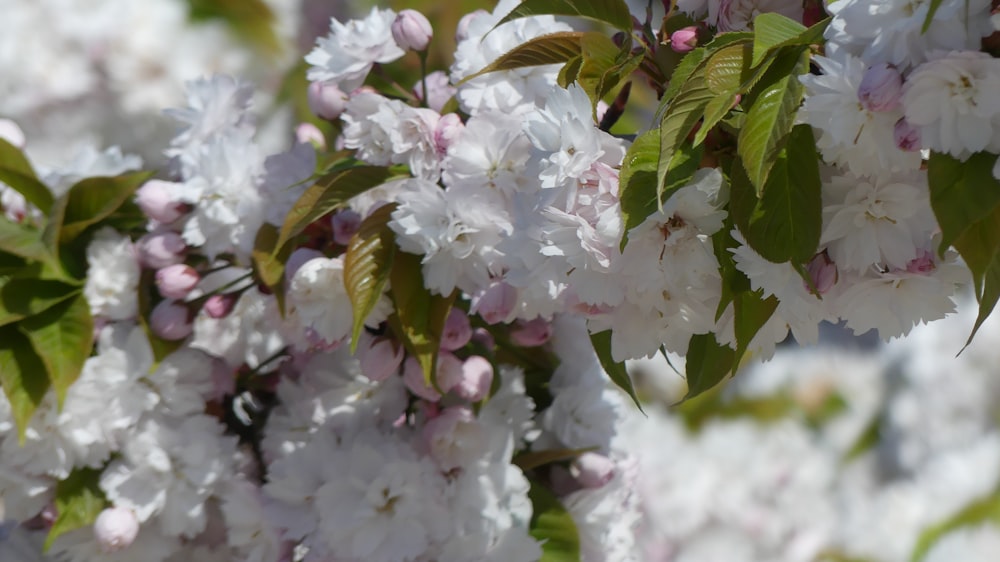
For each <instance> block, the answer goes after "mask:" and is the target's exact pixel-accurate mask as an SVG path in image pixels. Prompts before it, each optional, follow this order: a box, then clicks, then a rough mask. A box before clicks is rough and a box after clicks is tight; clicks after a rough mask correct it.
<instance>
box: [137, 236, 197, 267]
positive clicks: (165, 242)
mask: <svg viewBox="0 0 1000 562" xmlns="http://www.w3.org/2000/svg"><path fill="white" fill-rule="evenodd" d="M138 248H139V261H140V262H141V263H142V265H144V266H146V267H148V268H151V269H161V268H164V267H167V266H168V265H174V264H177V263H181V262H182V261H184V250H186V249H187V245H186V244H185V243H184V239H183V238H181V235H180V234H177V233H176V232H173V231H171V230H164V231H159V232H151V233H149V234H147V235H145V236H143V237H142V238H140V239H139V243H138Z"/></svg>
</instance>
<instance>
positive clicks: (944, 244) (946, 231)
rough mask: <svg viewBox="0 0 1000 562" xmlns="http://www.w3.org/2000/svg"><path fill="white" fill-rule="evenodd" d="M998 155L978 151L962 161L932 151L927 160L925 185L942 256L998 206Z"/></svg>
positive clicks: (999, 200)
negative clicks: (937, 229)
mask: <svg viewBox="0 0 1000 562" xmlns="http://www.w3.org/2000/svg"><path fill="white" fill-rule="evenodd" d="M996 161H997V155H996V154H990V153H988V152H977V153H976V154H973V155H972V156H970V157H969V158H968V159H967V160H966V161H965V162H962V161H961V160H958V159H957V158H953V157H951V156H949V155H947V154H942V153H939V152H932V153H931V156H930V159H929V160H928V161H927V184H928V187H930V190H931V208H933V209H934V216H935V217H936V218H937V221H938V224H939V225H940V226H941V245H940V246H939V247H938V253H940V254H941V255H944V252H945V250H947V249H948V247H949V246H951V245H952V244H953V243H954V242H955V240H957V239H958V238H959V237H960V236H962V234H963V233H964V232H965V231H966V230H967V229H969V228H971V227H972V225H973V224H975V223H976V222H978V221H980V220H982V219H984V218H986V217H987V216H989V215H991V214H992V213H993V211H994V210H995V209H996V208H997V205H1000V181H998V180H997V179H996V178H995V177H993V166H994V165H995V164H996Z"/></svg>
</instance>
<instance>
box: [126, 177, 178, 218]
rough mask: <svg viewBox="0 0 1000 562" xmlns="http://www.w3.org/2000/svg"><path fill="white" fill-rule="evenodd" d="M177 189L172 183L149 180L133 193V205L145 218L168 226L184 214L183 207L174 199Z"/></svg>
mask: <svg viewBox="0 0 1000 562" xmlns="http://www.w3.org/2000/svg"><path fill="white" fill-rule="evenodd" d="M177 187H178V184H176V183H173V182H169V181H163V180H149V181H147V182H146V183H145V184H143V186H142V187H140V188H139V191H137V192H136V193H135V203H136V204H137V205H139V208H140V209H142V212H143V213H144V214H145V215H146V216H147V217H149V218H151V219H153V220H155V221H157V222H160V223H163V224H170V223H172V222H174V221H175V220H177V219H179V218H181V216H183V215H184V212H185V208H184V207H185V205H184V204H183V203H181V202H180V201H177V200H176V199H174V194H175V193H177Z"/></svg>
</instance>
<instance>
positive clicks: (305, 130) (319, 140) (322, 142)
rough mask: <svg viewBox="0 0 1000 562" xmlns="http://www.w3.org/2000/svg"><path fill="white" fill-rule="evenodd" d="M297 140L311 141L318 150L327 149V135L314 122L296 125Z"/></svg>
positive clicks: (302, 141) (301, 141)
mask: <svg viewBox="0 0 1000 562" xmlns="http://www.w3.org/2000/svg"><path fill="white" fill-rule="evenodd" d="M295 140H296V141H298V142H300V143H309V144H311V145H313V148H315V149H316V150H326V137H324V136H323V131H320V130H319V127H317V126H316V125H313V124H312V123H299V125H298V126H297V127H295Z"/></svg>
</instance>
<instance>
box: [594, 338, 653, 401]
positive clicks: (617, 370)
mask: <svg viewBox="0 0 1000 562" xmlns="http://www.w3.org/2000/svg"><path fill="white" fill-rule="evenodd" d="M590 343H591V344H593V346H594V352H596V353H597V359H598V360H599V361H600V362H601V367H603V368H604V372H605V373H607V374H608V377H610V378H611V382H613V383H615V385H616V386H617V387H618V388H620V389H622V390H624V391H625V393H626V394H628V395H629V398H631V399H632V402H635V407H636V408H639V411H640V412H641V411H642V403H641V402H639V396H638V395H636V393H635V387H634V386H633V385H632V378H631V377H629V375H628V371H627V370H625V363H624V362H622V361H615V360H614V358H613V357H612V356H611V330H605V331H603V332H598V333H596V334H590Z"/></svg>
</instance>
